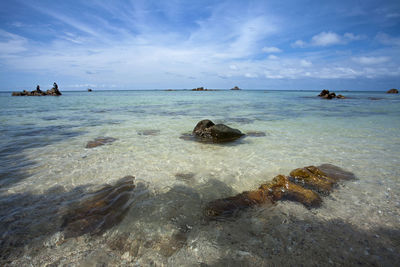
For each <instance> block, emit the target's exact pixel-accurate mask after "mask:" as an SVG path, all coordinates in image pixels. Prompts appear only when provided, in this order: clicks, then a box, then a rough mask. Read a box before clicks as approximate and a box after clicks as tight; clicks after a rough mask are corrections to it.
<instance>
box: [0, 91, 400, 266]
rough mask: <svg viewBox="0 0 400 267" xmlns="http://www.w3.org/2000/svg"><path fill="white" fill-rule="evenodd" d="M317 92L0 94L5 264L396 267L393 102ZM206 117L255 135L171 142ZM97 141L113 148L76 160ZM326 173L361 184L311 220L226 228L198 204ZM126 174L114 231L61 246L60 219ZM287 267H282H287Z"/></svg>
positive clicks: (278, 214) (251, 220) (260, 219)
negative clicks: (341, 172) (126, 200)
mask: <svg viewBox="0 0 400 267" xmlns="http://www.w3.org/2000/svg"><path fill="white" fill-rule="evenodd" d="M317 94H318V92H311V91H301V92H297V91H210V92H191V91H94V92H92V93H88V92H63V95H62V96H61V97H11V94H10V93H0V136H1V138H0V186H1V189H0V236H2V240H3V241H1V242H2V243H1V251H2V253H1V254H2V255H4V256H2V261H4V263H7V264H10V265H18V266H21V265H27V264H28V263H32V264H34V265H44V264H49V263H53V264H56V265H58V264H60V265H62V264H66V263H71V264H77V265H81V264H82V265H85V264H86V265H88V266H90V265H92V264H94V263H105V264H109V265H121V264H127V265H134V264H137V265H149V264H156V265H170V266H177V265H199V264H201V263H203V264H208V265H221V264H226V263H228V264H231V265H268V264H282V263H284V264H288V265H290V264H291V263H292V264H295V263H299V262H301V263H304V264H315V263H323V262H326V263H330V262H333V263H336V264H344V263H348V264H351V263H354V264H359V262H361V263H362V264H379V265H391V264H393V263H395V262H397V261H398V256H396V255H398V253H399V252H400V251H399V244H400V243H399V242H400V238H399V236H400V233H399V225H400V197H399V194H398V192H399V191H400V168H399V163H400V135H399V129H400V96H399V95H389V94H385V93H383V92H342V94H343V95H345V96H346V97H347V99H343V100H324V99H319V98H318V97H316V95H317ZM202 119H211V120H213V121H214V122H219V123H225V124H227V125H229V126H231V127H233V128H238V129H240V130H241V131H242V132H244V133H246V132H252V131H259V132H263V133H265V136H261V137H250V136H247V137H245V138H243V139H241V140H239V141H237V142H234V143H232V144H224V145H217V144H203V143H197V142H193V141H187V140H183V139H181V138H180V137H181V135H182V134H185V133H190V132H191V131H192V129H193V127H194V126H195V125H196V123H197V122H198V121H200V120H202ZM149 130H151V134H146V132H147V131H149ZM101 136H106V137H113V138H116V139H117V140H116V141H115V142H113V143H110V144H106V145H104V146H100V147H96V148H93V149H87V148H85V146H86V143H87V142H88V141H91V140H94V139H95V138H97V137H101ZM323 163H330V164H334V165H337V166H340V167H341V168H343V169H345V170H348V171H351V172H353V173H354V174H355V176H356V177H357V180H355V181H350V182H346V183H343V184H341V186H340V187H339V188H338V189H337V190H336V191H335V192H333V193H332V194H331V195H330V196H328V197H327V198H324V204H323V206H322V207H321V208H319V209H315V210H308V209H306V208H304V207H303V206H301V205H300V204H298V203H291V202H280V203H278V204H277V205H275V206H273V207H258V208H255V209H251V210H248V211H244V212H242V213H240V214H239V215H238V217H236V218H235V219H232V220H228V221H222V222H221V221H211V222H210V221H206V220H205V219H204V216H203V213H202V211H203V209H204V206H205V205H206V203H207V202H208V201H211V200H214V199H216V198H221V197H227V196H230V195H234V194H237V193H239V192H242V191H245V190H252V189H255V188H257V187H258V186H259V185H260V184H261V183H263V182H265V181H269V180H271V179H272V178H273V177H274V176H276V175H277V174H286V175H287V174H289V172H290V171H291V170H292V169H295V168H298V167H303V166H308V165H320V164H323ZM179 174H190V175H187V177H189V178H188V179H182V178H181V177H186V176H182V175H179ZM126 175H133V176H135V177H136V184H137V185H138V186H137V188H136V191H135V192H134V199H133V201H132V203H131V204H130V206H129V209H128V212H127V214H126V216H125V217H124V219H123V220H122V221H121V222H120V223H119V224H117V225H115V226H114V227H112V228H111V229H109V230H108V231H106V232H105V233H104V234H102V235H101V236H89V235H83V236H80V237H78V238H73V239H63V232H62V231H61V230H60V225H61V217H62V216H61V215H62V211H63V210H64V209H67V208H68V207H69V205H70V203H71V202H72V201H76V200H79V199H81V198H83V197H84V196H85V194H87V192H90V191H91V190H94V189H95V188H97V187H98V186H100V185H103V184H106V183H113V182H115V181H117V180H118V179H120V178H122V177H124V176H126ZM183 228H184V229H185V230H182V229H183ZM308 229H312V230H310V231H308ZM376 236H378V237H376ZM61 239H62V240H63V242H58V241H60V240H61ZM121 240H122V241H121ZM60 243H61V244H60ZM115 243H118V246H117V248H118V249H115V246H116V245H115ZM350 248H351V250H350ZM328 256H329V257H328ZM288 257H290V259H291V260H292V262H291V261H290V260H289V261H286V262H283V259H288Z"/></svg>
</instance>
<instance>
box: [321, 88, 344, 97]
mask: <svg viewBox="0 0 400 267" xmlns="http://www.w3.org/2000/svg"><path fill="white" fill-rule="evenodd" d="M318 96H319V97H321V98H325V99H333V98H338V99H344V98H345V97H344V96H343V95H340V94H339V95H336V93H335V92H329V90H326V89H323V90H322V91H321V93H319V95H318Z"/></svg>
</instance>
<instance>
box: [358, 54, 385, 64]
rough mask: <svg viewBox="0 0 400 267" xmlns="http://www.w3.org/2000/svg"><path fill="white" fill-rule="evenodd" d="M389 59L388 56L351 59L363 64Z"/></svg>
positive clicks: (379, 62) (378, 62)
mask: <svg viewBox="0 0 400 267" xmlns="http://www.w3.org/2000/svg"><path fill="white" fill-rule="evenodd" d="M389 60H390V58H389V57H384V56H381V57H366V56H363V57H354V58H353V61H355V62H357V63H360V64H365V65H375V64H381V63H385V62H388V61H389Z"/></svg>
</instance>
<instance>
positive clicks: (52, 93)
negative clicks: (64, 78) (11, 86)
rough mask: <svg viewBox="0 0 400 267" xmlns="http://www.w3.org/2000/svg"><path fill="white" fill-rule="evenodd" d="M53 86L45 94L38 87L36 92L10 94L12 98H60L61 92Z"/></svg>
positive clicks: (56, 86) (24, 91)
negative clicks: (47, 96) (48, 96)
mask: <svg viewBox="0 0 400 267" xmlns="http://www.w3.org/2000/svg"><path fill="white" fill-rule="evenodd" d="M54 84H55V85H54V86H53V88H52V89H49V90H47V91H46V92H44V91H42V90H40V87H39V86H38V87H37V88H36V90H34V91H30V92H29V91H26V90H23V91H22V92H12V94H11V95H12V96H46V95H50V96H60V95H62V94H61V92H60V91H59V90H58V85H57V84H56V83H54Z"/></svg>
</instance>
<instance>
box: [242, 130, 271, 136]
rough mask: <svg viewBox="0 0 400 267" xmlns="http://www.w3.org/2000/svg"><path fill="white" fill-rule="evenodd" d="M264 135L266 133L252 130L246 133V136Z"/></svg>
mask: <svg viewBox="0 0 400 267" xmlns="http://www.w3.org/2000/svg"><path fill="white" fill-rule="evenodd" d="M266 135H267V134H266V133H264V132H260V131H252V132H247V133H246V136H250V137H263V136H266Z"/></svg>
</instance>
